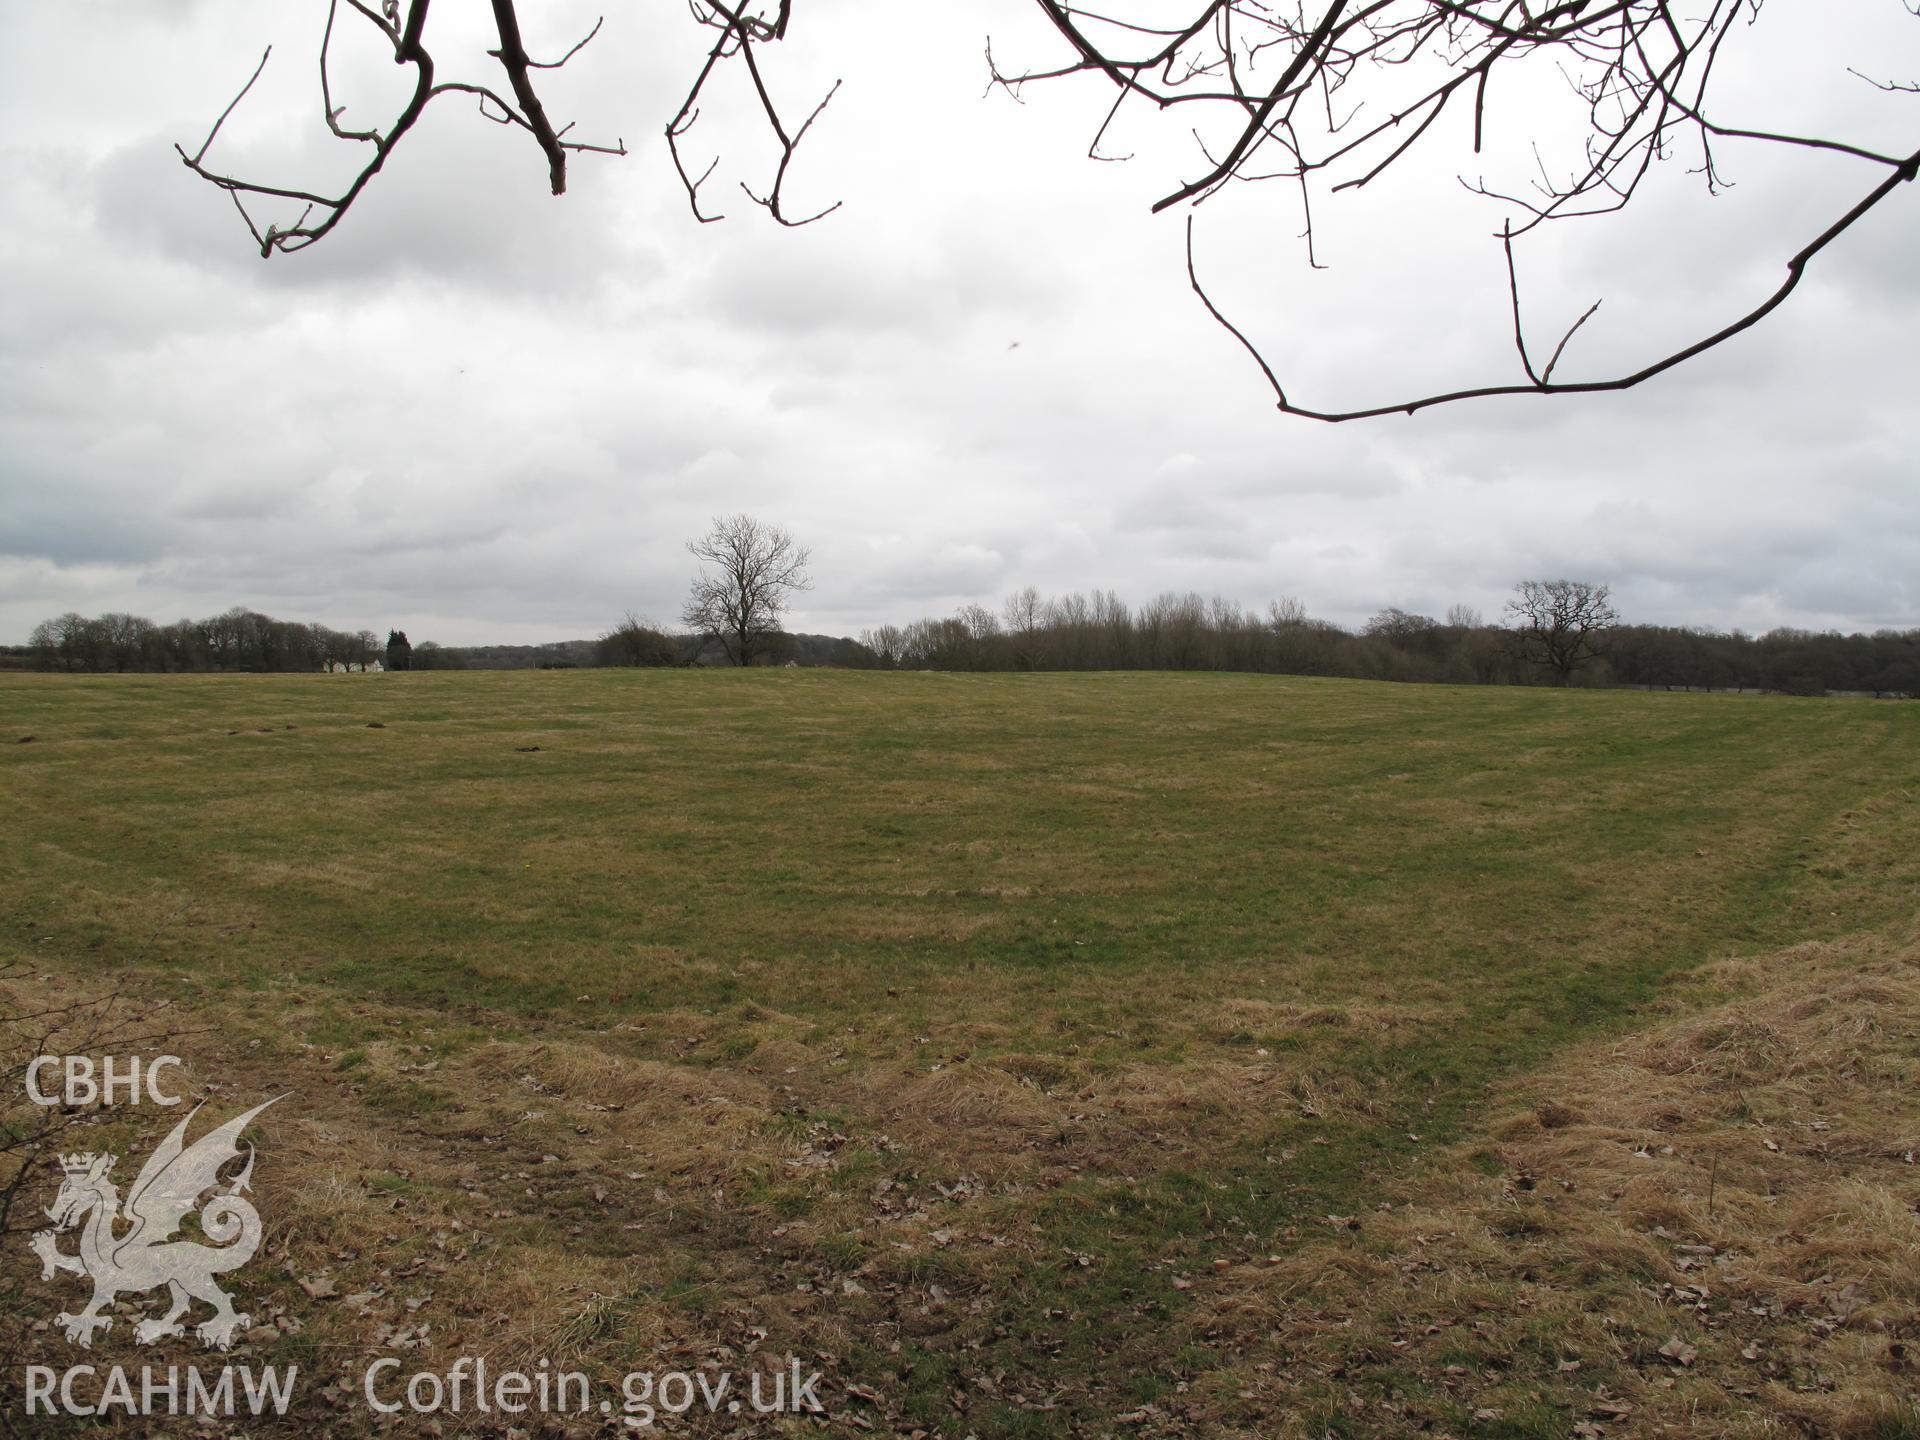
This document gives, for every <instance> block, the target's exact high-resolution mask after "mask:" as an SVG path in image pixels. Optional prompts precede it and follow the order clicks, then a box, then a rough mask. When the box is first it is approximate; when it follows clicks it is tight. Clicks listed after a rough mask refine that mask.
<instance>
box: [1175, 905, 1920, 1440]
mask: <svg viewBox="0 0 1920 1440" xmlns="http://www.w3.org/2000/svg"><path fill="white" fill-rule="evenodd" d="M1702 978H1703V979H1705V980H1707V981H1708V982H1710V983H1713V984H1716V985H1718V986H1721V987H1724V988H1725V989H1729V990H1734V991H1744V992H1747V993H1745V994H1744V995H1743V996H1742V998H1738V999H1735V1000H1731V1001H1728V1002H1726V1003H1723V1004H1719V1005H1715V1006H1713V1007H1711V1008H1710V1009H1707V1010H1705V1011H1702V1012H1700V1013H1695V1014H1684V1015H1681V1016H1679V1017H1678V1018H1674V1019H1670V1020H1668V1021H1666V1022H1665V1023H1662V1024H1659V1025H1656V1026H1654V1027H1652V1028H1650V1029H1648V1030H1646V1031H1644V1032H1642V1033H1639V1034H1636V1035H1633V1036H1630V1037H1627V1038H1625V1039H1619V1040H1614V1041H1611V1042H1607V1043H1604V1044H1597V1045H1590V1046H1587V1047H1584V1048H1583V1049H1581V1050H1579V1051H1577V1052H1575V1053H1574V1054H1573V1055H1572V1056H1570V1057H1569V1058H1568V1059H1567V1060H1566V1061H1565V1063H1563V1064H1560V1065H1556V1066H1555V1067H1553V1069H1552V1071H1551V1072H1550V1073H1546V1074H1542V1075H1539V1076H1536V1077H1533V1078H1531V1079H1529V1080H1528V1081H1527V1082H1525V1083H1524V1084H1523V1085H1520V1086H1518V1087H1515V1088H1514V1089H1513V1090H1512V1091H1511V1092H1510V1094H1509V1097H1508V1098H1509V1101H1510V1102H1511V1105H1512V1108H1511V1110H1510V1112H1509V1113H1508V1114H1507V1115H1506V1116H1505V1118H1504V1119H1501V1120H1498V1121H1496V1122H1494V1123H1493V1124H1491V1125H1490V1126H1489V1127H1488V1128H1487V1129H1486V1131H1484V1132H1483V1133H1482V1134H1481V1135H1480V1136H1478V1137H1476V1138H1474V1139H1472V1140H1469V1141H1465V1142H1463V1143H1461V1144H1459V1145H1457V1146H1454V1147H1452V1148H1451V1149H1450V1150H1449V1151H1448V1152H1447V1154H1446V1156H1445V1158H1444V1159H1442V1160H1440V1161H1438V1162H1436V1163H1433V1164H1430V1165H1429V1166H1428V1167H1426V1169H1425V1170H1424V1171H1423V1172H1422V1173H1421V1174H1420V1175H1418V1176H1416V1177H1414V1178H1413V1179H1410V1180H1408V1181H1405V1182H1403V1183H1402V1184H1400V1185H1399V1186H1398V1187H1397V1188H1396V1189H1395V1190H1394V1191H1393V1192H1392V1193H1391V1194H1390V1195H1387V1196H1383V1197H1382V1205H1381V1208H1380V1209H1379V1210H1378V1211H1376V1212H1374V1213H1371V1214H1367V1215H1365V1216H1362V1217H1354V1219H1353V1221H1352V1222H1348V1221H1346V1220H1345V1218H1344V1217H1339V1218H1341V1219H1342V1224H1340V1225H1339V1226H1329V1229H1328V1235H1327V1238H1325V1239H1324V1240H1321V1241H1319V1242H1316V1243H1313V1244H1310V1245H1307V1246H1305V1247H1303V1248H1300V1249H1298V1250H1296V1251H1294V1252H1292V1253H1289V1254H1286V1255H1283V1256H1276V1257H1274V1258H1273V1260H1272V1261H1271V1262H1270V1263H1266V1264H1258V1265H1241V1266H1238V1267H1236V1268H1235V1269H1233V1270H1232V1271H1231V1272H1230V1273H1229V1274H1227V1275H1225V1276H1223V1277H1221V1278H1220V1280H1219V1282H1218V1284H1217V1287H1216V1289H1215V1292H1214V1293H1213V1294H1212V1295H1210V1296H1209V1297H1208V1298H1207V1299H1206V1300H1205V1301H1204V1302H1203V1306H1204V1308H1203V1312H1202V1315H1201V1317H1200V1321H1199V1323H1200V1325H1201V1327H1202V1328H1203V1329H1204V1330H1206V1331H1207V1333H1209V1334H1211V1335H1213V1336H1214V1337H1215V1338H1216V1340H1217V1341H1218V1342H1220V1343H1222V1344H1224V1345H1225V1346H1226V1347H1227V1348H1228V1349H1230V1350H1232V1351H1234V1352H1235V1353H1236V1359H1235V1360H1233V1361H1231V1362H1229V1363H1228V1364H1226V1365H1224V1366H1223V1367H1221V1368H1220V1369H1219V1370H1217V1371H1215V1372H1214V1373H1213V1374H1211V1375H1210V1376H1208V1377H1207V1379H1206V1381H1205V1382H1204V1383H1203V1384H1202V1385H1201V1386H1199V1387H1197V1388H1198V1391H1199V1393H1200V1394H1201V1395H1202V1396H1203V1397H1204V1398H1203V1399H1202V1400H1201V1401H1200V1402H1199V1404H1198V1405H1197V1406H1195V1407H1194V1409H1193V1411H1192V1418H1193V1422H1194V1423H1196V1424H1197V1425H1198V1426H1199V1428H1201V1429H1202V1430H1205V1431H1207V1432H1210V1433H1218V1434H1223V1435H1245V1436H1253V1435H1260V1436H1262V1437H1268V1436H1302V1437H1304V1436H1306V1435H1309V1434H1313V1435H1317V1434H1319V1433H1320V1432H1321V1431H1322V1430H1323V1429H1325V1428H1327V1427H1328V1426H1329V1425H1332V1424H1335V1423H1344V1424H1346V1425H1348V1426H1353V1425H1360V1426H1361V1428H1362V1429H1364V1431H1365V1433H1368V1434H1378V1435H1401V1434H1405V1435H1413V1434H1422V1433H1433V1432H1434V1431H1435V1430H1439V1431H1442V1432H1448V1431H1451V1432H1452V1433H1460V1432H1461V1431H1467V1430H1471V1429H1473V1428H1475V1427H1476V1426H1478V1425H1492V1424H1495V1423H1496V1422H1500V1423H1504V1424H1506V1425H1508V1426H1509V1427H1517V1428H1518V1430H1521V1431H1524V1432H1525V1433H1534V1432H1535V1431H1536V1430H1537V1431H1538V1432H1539V1433H1553V1434H1568V1433H1571V1434H1574V1435H1577V1436H1581V1437H1600V1436H1609V1437H1614V1436H1635V1435H1662V1436H1672V1437H1683V1440H1684V1437H1699V1440H1708V1437H1720V1436H1753V1437H1773V1436H1783V1437H1784V1436H1788V1435H1795V1436H1798V1435H1805V1434H1809V1433H1811V1434H1817V1435H1833V1436H1862V1437H1864V1436H1894V1435H1911V1434H1913V1433H1916V1427H1917V1426H1920V1372H1917V1371H1916V1368H1915V1363H1916V1358H1917V1357H1916V1356H1915V1355H1914V1353H1913V1347H1914V1346H1916V1345H1920V1213H1917V1209H1916V1207H1920V1163H1916V1162H1920V1154H1916V1153H1915V1145H1914V1143H1913V1137H1914V1135H1915V1130H1916V1123H1917V1112H1916V1109H1915V1106H1914V1103H1913V1095H1914V1093H1915V1089H1914V1086H1915V1082H1916V1081H1920V1041H1916V1036H1920V944H1917V943H1916V942H1915V939H1914V938H1913V937H1907V938H1906V939H1905V940H1904V941H1903V942H1900V943H1894V942H1890V941H1889V942H1876V941H1873V940H1868V939H1862V940H1854V941H1847V942H1836V943H1832V944H1817V945H1801V946H1796V947H1793V948H1791V949H1788V950H1784V951H1780V952H1777V953H1775V954H1772V955H1769V956H1766V957H1759V958H1749V959H1744V960H1739V961H1731V962H1726V963H1724V964H1722V965H1717V966H1713V967H1709V968H1708V969H1707V970H1706V971H1705V972H1703V974H1702ZM1488 1171H1491V1172H1493V1173H1484V1172H1488ZM1349 1223H1351V1224H1352V1225H1353V1228H1351V1229H1349V1228H1347V1227H1348V1224H1349ZM1360 1417H1364V1423H1362V1420H1361V1418H1360Z"/></svg>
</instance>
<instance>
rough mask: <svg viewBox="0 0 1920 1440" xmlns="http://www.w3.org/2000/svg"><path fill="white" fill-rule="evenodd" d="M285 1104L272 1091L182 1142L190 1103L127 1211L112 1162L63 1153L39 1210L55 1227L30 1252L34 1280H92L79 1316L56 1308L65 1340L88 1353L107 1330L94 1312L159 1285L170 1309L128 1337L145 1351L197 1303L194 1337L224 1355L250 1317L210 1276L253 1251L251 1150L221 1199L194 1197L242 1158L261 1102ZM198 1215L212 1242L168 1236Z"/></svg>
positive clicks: (107, 1321)
mask: <svg viewBox="0 0 1920 1440" xmlns="http://www.w3.org/2000/svg"><path fill="white" fill-rule="evenodd" d="M284 1099H286V1096H284V1095H279V1096H275V1097H274V1099H273V1100H269V1101H267V1102H266V1104H263V1105H256V1106H254V1107H253V1109H251V1110H249V1111H247V1112H246V1113H245V1114H244V1115H237V1116H235V1117H234V1118H233V1119H231V1120H229V1121H227V1123H226V1124H224V1125H222V1126H220V1127H219V1128H218V1129H215V1130H209V1131H208V1132H207V1133H206V1134H205V1135H202V1136H201V1137H200V1138H199V1139H198V1140H196V1141H194V1142H193V1144H192V1145H188V1144H186V1134H187V1126H188V1124H189V1123H191V1121H192V1120H193V1117H194V1115H197V1114H199V1113H200V1107H199V1106H195V1107H194V1109H193V1111H192V1113H191V1114H189V1115H188V1116H187V1117H186V1119H184V1120H182V1121H181V1122H180V1123H179V1124H178V1125H176V1126H174V1127H173V1130H172V1132H171V1133H170V1134H169V1135H168V1136H167V1138H166V1139H164V1140H162V1141H161V1142H160V1144H159V1145H158V1146H157V1147H156V1148H155V1149H154V1152H153V1154H152V1155H150V1156H149V1157H148V1158H147V1163H146V1164H145V1165H142V1166H141V1167H140V1174H139V1175H138V1176H137V1177H136V1178H135V1179H134V1182H133V1188H132V1189H131V1190H130V1191H129V1192H128V1193H127V1198H126V1203H125V1205H124V1206H123V1205H122V1203H121V1200H120V1190H119V1187H118V1186H116V1185H115V1184H114V1183H113V1182H112V1181H111V1180H110V1179H109V1178H108V1177H109V1176H110V1175H111V1174H112V1172H113V1167H114V1164H115V1162H116V1160H117V1159H118V1157H117V1156H113V1155H94V1154H80V1155H62V1156H61V1157H60V1169H61V1171H62V1172H63V1174H64V1176H65V1178H64V1179H63V1180H62V1181H61V1184H60V1193H59V1195H58V1196H56V1197H55V1199H54V1202H53V1205H52V1206H51V1208H49V1209H48V1210H47V1212H46V1213H47V1218H48V1219H49V1220H51V1221H53V1227H52V1228H51V1229H48V1230H41V1231H39V1232H38V1233H36V1234H35V1235H34V1237H33V1241H32V1246H33V1253H34V1254H36V1255H38V1256H39V1257H40V1264H41V1270H40V1278H41V1279H43V1280H51V1279H52V1278H53V1276H54V1272H55V1271H57V1270H69V1271H71V1272H73V1273H74V1274H75V1275H84V1276H86V1277H88V1278H89V1279H91V1280H92V1281H93V1298H92V1299H91V1300H89V1301H88V1302H87V1305H86V1308H85V1309H84V1310H82V1311H81V1312H80V1313H79V1314H78V1315H73V1314H69V1313H67V1312H65V1311H63V1312H61V1314H60V1315H59V1316H58V1317H56V1319H55V1323H56V1324H57V1325H59V1327H60V1329H61V1330H62V1331H63V1332H64V1333H65V1334H66V1337H67V1339H68V1340H69V1341H71V1342H72V1343H73V1344H75V1345H79V1346H81V1347H83V1348H90V1347H91V1346H92V1344H93V1335H94V1332H95V1331H96V1330H98V1331H105V1330H107V1329H109V1328H110V1327H111V1326H112V1324H113V1317H112V1316H110V1315H102V1314H101V1313H100V1312H101V1310H102V1309H104V1308H105V1307H106V1306H108V1305H110V1304H112V1303H113V1300H114V1297H115V1296H117V1295H119V1294H121V1293H122V1292H123V1291H135V1292H140V1291H147V1290H157V1289H159V1288H160V1287H161V1286H163V1285H164V1286H166V1288H167V1292H168V1294H169V1296H170V1297H171V1298H172V1302H173V1303H172V1308H171V1309H169V1310H168V1311H167V1313H166V1314H165V1315H163V1316H160V1317H158V1318H154V1317H149V1318H147V1319H145V1320H142V1321H141V1322H140V1323H139V1324H138V1325H136V1326H135V1327H134V1332H133V1336H134V1339H135V1340H137V1341H139V1343H140V1344H142V1345H151V1344H153V1343H154V1342H155V1341H156V1340H165V1339H168V1338H170V1337H172V1336H175V1335H181V1334H184V1333H185V1330H186V1327H185V1326H183V1325H182V1324H181V1323H180V1317H181V1316H182V1315H184V1314H185V1313H186V1312H187V1309H188V1307H189V1306H190V1305H191V1304H192V1302H193V1301H195V1300H201V1301H204V1302H206V1303H207V1304H209V1305H211V1306H213V1309H214V1313H213V1316H212V1317H211V1318H210V1319H208V1320H206V1321H205V1322H203V1323H202V1324H200V1325H198V1326H196V1327H195V1330H194V1333H195V1334H196V1335H198V1336H199V1337H200V1339H201V1340H202V1341H204V1342H205V1343H206V1344H208V1345H210V1346H214V1347H216V1348H218V1349H221V1350H225V1349H226V1348H227V1347H228V1346H230V1345H232V1344H233V1337H234V1333H235V1332H236V1331H238V1330H241V1329H244V1328H245V1327H246V1325H247V1323H248V1319H249V1317H248V1316H246V1315H244V1314H240V1313H237V1312H236V1311H235V1310H234V1308H233V1301H232V1300H231V1299H230V1298H229V1297H228V1296H227V1294H226V1293H225V1292H224V1291H223V1290H221V1289H220V1287H219V1286H218V1285H216V1284H215V1283H214V1277H215V1276H216V1275H225V1274H227V1273H229V1272H230V1271H234V1270H238V1269H239V1268H240V1267H241V1266H242V1265H244V1264H246V1263H247V1261H249V1260H251V1259H252V1258H253V1253H254V1251H256V1250H258V1249H259V1248H260V1215H259V1212H258V1211H256V1210H255V1209H254V1208H253V1206H252V1204H251V1203H250V1202H249V1201H247V1200H246V1199H245V1198H244V1197H243V1194H242V1192H244V1191H246V1190H247V1189H248V1188H249V1182H250V1181H251V1180H252V1178H253V1147H252V1146H251V1145H248V1146H246V1147H245V1153H246V1157H247V1159H246V1165H245V1167H244V1168H243V1169H242V1170H241V1171H240V1173H239V1174H238V1175H236V1176H234V1177H233V1178H232V1179H231V1180H229V1181H227V1182H225V1185H224V1188H221V1189H220V1190H219V1193H217V1194H215V1195H213V1196H211V1197H210V1198H208V1199H207V1201H206V1203H205V1204H204V1205H203V1204H202V1203H201V1196H202V1195H204V1194H205V1193H206V1192H207V1191H208V1190H210V1189H214V1188H215V1187H217V1186H221V1184H222V1182H221V1180H220V1171H221V1170H222V1169H224V1168H226V1166H227V1165H228V1164H230V1163H231V1162H232V1161H234V1160H237V1159H239V1158H240V1155H241V1145H240V1133H241V1132H242V1131H243V1130H245V1129H246V1128H247V1126H248V1125H249V1124H250V1123H251V1122H252V1121H253V1119H254V1117H255V1116H257V1115H258V1114H259V1113H260V1112H261V1111H262V1110H265V1109H266V1108H267V1106H268V1105H272V1104H274V1103H275V1102H276V1101H278V1100H284ZM196 1210H197V1211H198V1212H199V1219H200V1227H199V1228H200V1233H201V1234H202V1235H203V1236H205V1237H206V1239H207V1240H209V1241H211V1242H212V1243H211V1244H202V1243H201V1242H200V1241H199V1240H188V1239H178V1240H176V1239H174V1238H173V1237H174V1235H175V1233H176V1232H178V1231H179V1229H180V1227H181V1223H182V1222H183V1221H184V1220H185V1219H186V1218H187V1216H188V1215H190V1214H193V1213H194V1212H195V1211H196ZM83 1221H84V1227H83V1228H82V1229H81V1231H80V1249H79V1253H78V1254H75V1255H67V1254H63V1253H61V1251H60V1250H59V1248H58V1246H57V1242H56V1240H55V1237H56V1236H58V1235H60V1234H63V1233H64V1232H66V1231H67V1230H70V1229H72V1228H73V1227H74V1226H76V1225H81V1224H82V1222H83Z"/></svg>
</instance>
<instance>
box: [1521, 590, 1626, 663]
mask: <svg viewBox="0 0 1920 1440" xmlns="http://www.w3.org/2000/svg"><path fill="white" fill-rule="evenodd" d="M1619 623H1620V615H1619V612H1618V611H1616V610H1615V609H1614V608H1613V602H1612V600H1611V598H1610V597H1609V594H1608V590H1607V587H1606V586H1604V585H1593V584H1589V583H1588V582H1586V581H1584V580H1522V581H1521V582H1520V583H1519V584H1518V585H1516V586H1514V587H1513V598H1512V599H1511V600H1509V601H1507V624H1508V633H1509V634H1510V635H1511V636H1512V643H1513V646H1514V649H1515V651H1516V652H1517V653H1518V654H1519V656H1520V658H1521V659H1523V660H1524V661H1526V662H1527V663H1528V664H1529V665H1533V666H1535V667H1537V668H1539V669H1541V670H1545V671H1546V672H1548V673H1549V674H1550V675H1552V676H1553V678H1554V681H1555V683H1557V684H1560V685H1566V684H1569V683H1571V682H1572V680H1573V677H1574V675H1575V674H1576V673H1577V672H1578V671H1579V669H1580V668H1581V667H1582V666H1583V665H1585V664H1587V662H1589V661H1591V660H1596V659H1598V658H1599V657H1600V655H1601V654H1603V653H1604V651H1605V648H1606V642H1607V636H1608V633H1609V632H1610V631H1611V630H1612V629H1613V628H1614V627H1615V626H1616V625H1618V624H1619Z"/></svg>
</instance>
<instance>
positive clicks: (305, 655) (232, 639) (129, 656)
mask: <svg viewBox="0 0 1920 1440" xmlns="http://www.w3.org/2000/svg"><path fill="white" fill-rule="evenodd" d="M400 638H401V640H402V643H404V640H405V637H404V636H402V637H400ZM24 658H26V659H27V660H28V661H29V662H30V663H31V664H32V665H33V666H34V667H35V668H36V669H40V670H69V671H87V672H92V673H96V674H115V673H125V672H128V671H135V670H145V671H194V670H262V671H264V670H283V671H301V670H325V669H327V668H328V667H329V666H330V665H344V666H347V667H349V668H351V669H356V670H363V669H365V668H366V667H367V666H368V665H370V664H373V663H374V662H376V661H377V662H380V663H382V664H384V663H385V659H386V647H385V646H383V645H382V644H381V643H380V637H379V636H377V635H376V634H374V632H373V631H371V630H353V631H348V630H334V629H330V628H329V627H327V626H325V625H317V624H311V623H304V622H300V621H294V620H276V619H274V618H273V617H272V616H271V615H262V614H261V613H260V612H259V611H257V610H249V609H247V608H246V607H245V606H243V605H236V606H235V607H234V608H233V609H231V610H228V611H226V612H224V613H223V614H219V615H215V616H212V617H211V618H209V619H206V620H176V621H174V622H173V623H172V624H171V625H156V624H154V622H153V621H151V620H149V619H147V618H146V617H145V616H144V615H129V614H125V613H123V612H119V611H114V612H109V613H108V614H105V615H94V616H86V615H78V614H75V613H74V612H72V611H68V612H67V613H66V614H64V615H59V616H56V617H54V618H53V619H51V620H43V621H41V622H40V623H39V624H38V625H36V626H34V627H33V633H32V635H31V636H30V637H29V638H28V641H27V644H26V647H25V651H24Z"/></svg>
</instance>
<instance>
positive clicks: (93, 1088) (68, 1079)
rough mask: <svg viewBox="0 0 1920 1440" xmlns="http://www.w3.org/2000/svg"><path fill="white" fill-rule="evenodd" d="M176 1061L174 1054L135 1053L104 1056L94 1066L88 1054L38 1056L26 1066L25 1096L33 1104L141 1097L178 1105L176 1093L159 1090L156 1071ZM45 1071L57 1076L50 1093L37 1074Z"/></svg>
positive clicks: (136, 1099)
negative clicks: (147, 1057)
mask: <svg viewBox="0 0 1920 1440" xmlns="http://www.w3.org/2000/svg"><path fill="white" fill-rule="evenodd" d="M179 1063H180V1057H179V1056H178V1055H158V1056H155V1057H154V1058H153V1059H151V1060H146V1061H143V1060H141V1058H140V1057H139V1056H138V1055H129V1056H126V1057H124V1058H123V1057H120V1056H116V1055H107V1056H104V1057H102V1063H101V1064H100V1065H99V1066H98V1067H96V1066H95V1065H94V1063H93V1057H92V1056H90V1055H41V1056H39V1057H37V1058H36V1059H35V1060H34V1061H33V1063H32V1064H31V1065H29V1066H27V1098H28V1099H29V1100H31V1101H33V1103H34V1104H36V1105H91V1104H93V1103H94V1101H96V1100H98V1101H99V1102H100V1103H101V1104H103V1105H112V1104H114V1103H115V1101H116V1099H118V1100H119V1101H120V1102H122V1103H124V1104H128V1105H138V1104H140V1103H141V1101H142V1098H143V1097H144V1098H145V1099H146V1100H150V1101H152V1102H153V1103H154V1104H155V1105H178V1104H179V1103H180V1097H179V1096H178V1095H167V1094H163V1093H162V1092H161V1089H160V1072H161V1071H162V1070H164V1069H166V1068H167V1067H168V1066H170V1065H178V1064H179ZM49 1070H53V1071H56V1072H58V1075H59V1082H58V1084H57V1086H56V1088H55V1089H54V1090H53V1091H51V1092H49V1091H46V1090H43V1089H42V1088H41V1086H40V1077H41V1076H42V1075H43V1074H45V1073H46V1072H47V1071H49Z"/></svg>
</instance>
